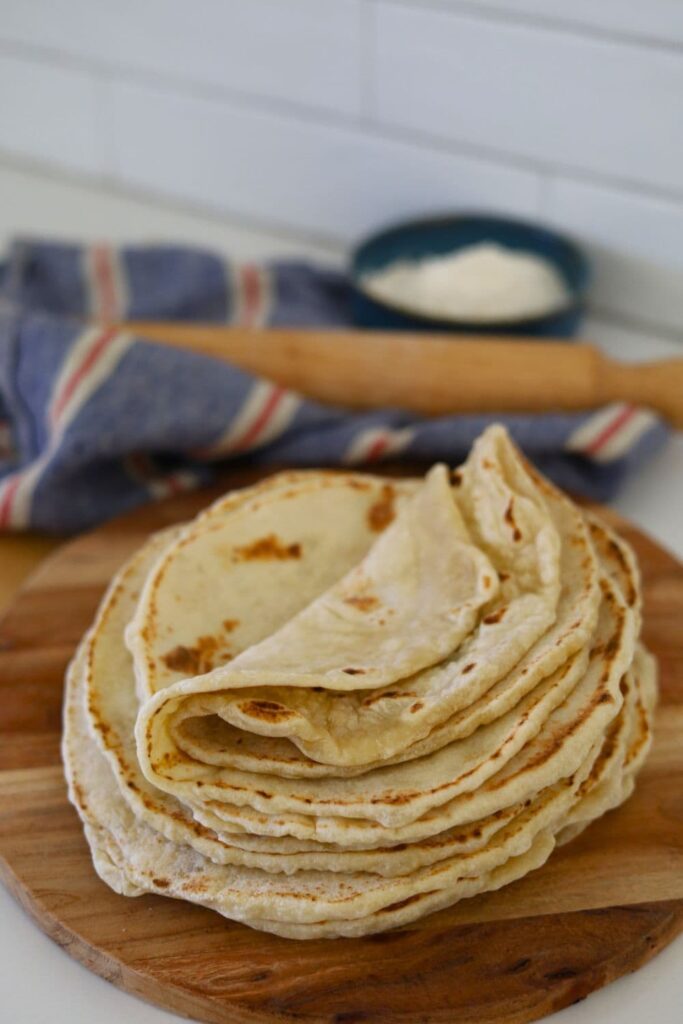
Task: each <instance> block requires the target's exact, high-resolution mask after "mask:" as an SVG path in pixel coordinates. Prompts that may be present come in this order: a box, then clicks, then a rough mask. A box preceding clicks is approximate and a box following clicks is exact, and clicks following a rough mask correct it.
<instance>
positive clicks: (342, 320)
mask: <svg viewBox="0 0 683 1024" xmlns="http://www.w3.org/2000/svg"><path fill="white" fill-rule="evenodd" d="M98 317H99V318H101V319H102V320H126V319H155V320H163V319H169V320H185V321H192V320H197V321H204V322H207V321H211V322H215V323H231V324H244V325H250V326H266V325H267V326H275V325H289V326H294V325H308V326H310V325H313V324H318V325H320V324H324V325H327V326H335V325H336V326H341V325H348V324H349V323H350V322H351V319H350V302H349V286H348V283H347V281H346V280H345V278H344V277H343V275H341V274H338V273H336V272H333V271H328V270H325V269H321V268H318V267H312V266H309V265H305V264H301V263H293V262H273V263H269V264H267V265H262V266H256V265H237V264H234V263H229V262H226V261H225V260H224V259H222V258H220V257H218V256H216V255H214V254H211V253H207V252H200V251H196V250H190V249H184V248H175V247H170V246H163V247H158V246H157V247H150V246H146V247H126V248H113V247H111V246H105V245H94V246H79V245H64V244H56V243H46V242H37V241H36V242H34V241H22V242H18V243H16V244H15V245H14V246H13V247H12V248H11V250H10V253H9V256H8V259H7V262H6V263H5V264H4V266H3V268H2V271H1V273H0V529H3V530H23V529H37V530H45V531H49V532H52V533H69V532H73V531H76V530H82V529H84V528H86V527H89V526H93V525H94V524H96V523H98V522H101V521H102V520H104V519H107V518H109V517H111V516H114V515H117V514H119V513H121V512H124V511H126V510H128V509H130V508H133V507H134V506H136V505H138V504H140V503H142V502H144V501H149V500H151V499H159V498H163V497H166V496H167V495H171V494H174V493H176V492H178V491H181V490H187V489H189V488H192V487H196V486H198V485H199V484H201V483H204V482H207V481H209V480H210V479H211V476H212V464H213V463H215V462H217V461H226V460H235V459H239V460H241V461H242V462H244V461H248V462H250V463H255V464H259V465H271V464H272V465H274V466H286V465H297V466H335V465H339V466H344V465H346V466H350V465H354V466H355V465H372V466H375V467H376V465H377V464H379V463H381V462H382V460H384V459H387V458H391V459H394V460H395V459H397V458H401V459H406V460H411V461H419V462H431V461H434V460H439V459H443V460H446V461H448V462H450V463H457V462H459V461H461V460H462V459H463V458H464V456H465V455H466V454H467V451H468V449H469V447H470V445H471V444H472V442H473V440H474V439H475V437H476V436H477V435H478V434H479V433H480V432H481V430H482V429H483V428H484V427H485V426H486V425H487V424H488V423H490V422H492V421H493V420H498V421H499V422H503V423H505V424H506V426H507V427H508V429H509V430H510V433H511V434H512V436H513V437H514V439H515V440H516V441H517V443H518V444H519V445H520V446H521V447H522V449H523V450H524V451H525V452H526V453H527V454H528V455H529V456H530V457H531V458H532V459H533V460H534V462H535V463H536V464H537V465H538V466H539V468H540V469H541V470H542V471H543V472H545V473H547V474H548V476H550V477H551V478H552V479H554V480H555V481H557V482H558V483H559V484H560V485H561V486H562V487H565V488H567V489H568V490H571V491H574V492H577V493H580V494H585V495H588V496H589V497H592V498H597V499H601V500H604V499H607V498H609V497H610V496H611V495H613V494H614V493H615V491H616V490H617V488H618V486H619V483H620V482H621V480H622V479H623V478H624V476H625V475H626V474H627V473H628V472H630V471H631V470H633V469H635V467H636V466H637V465H638V463H640V462H641V461H642V460H643V459H644V458H646V457H647V456H648V455H650V454H651V453H652V452H653V451H654V450H655V449H656V448H658V447H659V445H660V444H661V443H662V442H663V441H664V439H665V438H666V436H667V430H666V427H665V426H664V424H663V423H662V421H661V420H660V419H659V418H658V417H657V416H656V415H654V414H653V413H652V412H650V411H649V410H645V409H638V408H635V407H632V406H628V405H621V404H618V405H611V406H608V407H605V408H602V409H598V410H596V411H594V412H591V413H580V414H579V413H577V414H564V413H562V414H560V413H557V414H547V415H500V416H491V415H486V416H484V415H477V416H475V415H468V416H443V417H439V418H437V419H424V418H417V417H415V416H413V415H411V414H408V413H405V412H401V411H397V410H386V409H384V410H377V411H376V412H363V413H359V412H349V411H346V410H342V409H338V408H333V407H330V406H324V405H320V404H318V403H316V402H312V401H308V400H307V399H303V398H302V397H301V396H299V395H297V394H294V393H292V392H291V391H287V390H285V389H284V388H281V387H279V386H278V385H277V384H274V383H272V382H270V381H268V380H264V379H260V378H257V377H254V376H253V375H250V374H248V373H244V372H243V371H241V370H239V369H237V368H235V367H232V366H229V365H228V364H225V363H220V362H216V361H214V360H212V359H208V358H206V357H204V356H200V355H197V354H194V353H191V352H185V351H182V350H179V349H175V348H170V347H169V348H167V347H165V346H163V345H156V344H152V343H149V342H146V341H140V340H137V339H135V338H134V337H132V336H131V335H129V334H127V333H125V332H120V331H116V330H113V329H110V328H105V327H101V326H92V324H91V323H88V322H87V321H88V318H91V319H92V318H98Z"/></svg>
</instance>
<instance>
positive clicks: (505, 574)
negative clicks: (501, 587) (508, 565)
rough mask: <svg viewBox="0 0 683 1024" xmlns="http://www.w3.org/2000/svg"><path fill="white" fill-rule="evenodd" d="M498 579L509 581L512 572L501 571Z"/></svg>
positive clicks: (503, 581) (502, 581)
mask: <svg viewBox="0 0 683 1024" xmlns="http://www.w3.org/2000/svg"><path fill="white" fill-rule="evenodd" d="M498 579H499V580H500V582H501V583H507V581H508V580H509V579H510V573H509V572H499V573H498Z"/></svg>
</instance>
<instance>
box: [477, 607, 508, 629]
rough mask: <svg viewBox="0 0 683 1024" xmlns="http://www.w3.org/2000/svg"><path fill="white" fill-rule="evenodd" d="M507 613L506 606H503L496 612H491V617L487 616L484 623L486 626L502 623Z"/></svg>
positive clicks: (483, 620)
mask: <svg viewBox="0 0 683 1024" xmlns="http://www.w3.org/2000/svg"><path fill="white" fill-rule="evenodd" d="M506 611H507V606H506V605H502V606H501V607H500V608H498V609H497V610H496V611H495V612H491V614H490V615H485V616H484V618H483V619H482V622H483V623H484V625H486V626H494V625H495V624H496V622H500V620H501V619H502V618H503V616H504V615H505V612H506Z"/></svg>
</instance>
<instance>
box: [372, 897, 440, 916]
mask: <svg viewBox="0 0 683 1024" xmlns="http://www.w3.org/2000/svg"><path fill="white" fill-rule="evenodd" d="M426 896H431V893H428V892H417V893H415V894H414V895H413V896H406V898H405V899H404V900H399V902H398V903H390V904H389V906H388V907H380V909H379V910H378V911H377V913H378V914H388V913H389V912H390V911H392V910H401V908H402V907H409V906H410V904H411V903H417V901H418V900H421V899H424V898H425V897H426Z"/></svg>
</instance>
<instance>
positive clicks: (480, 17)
mask: <svg viewBox="0 0 683 1024" xmlns="http://www.w3.org/2000/svg"><path fill="white" fill-rule="evenodd" d="M364 2H365V3H373V2H374V0H364ZM380 2H381V3H384V4H386V5H387V6H393V7H410V8H412V9H413V10H434V11H442V12H444V13H450V14H454V15H456V16H457V15H459V14H460V15H465V16H466V17H471V18H472V20H473V21H474V20H477V21H493V22H496V23H498V24H501V25H524V26H525V27H528V28H531V29H539V30H540V31H547V32H554V33H555V34H557V35H575V36H578V37H579V38H580V39H589V40H593V41H598V42H610V43H615V44H617V45H620V46H621V45H624V44H626V45H630V46H632V47H634V48H635V49H637V48H641V49H648V50H664V51H669V52H673V53H682V52H683V41H681V42H678V41H675V40H671V39H665V38H664V37H663V36H662V35H654V34H653V35H649V34H648V33H643V32H638V31H635V30H634V31H629V30H628V29H626V30H623V31H620V30H619V29H618V28H610V27H608V26H606V25H600V24H596V23H594V22H592V21H583V20H581V19H577V20H573V19H571V18H563V17H562V16H561V15H559V14H558V15H555V14H546V13H544V12H542V11H539V12H536V11H512V10H510V9H509V8H507V7H502V6H498V5H496V4H487V5H486V6H485V7H482V6H481V5H480V4H478V3H476V2H474V0H380Z"/></svg>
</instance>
